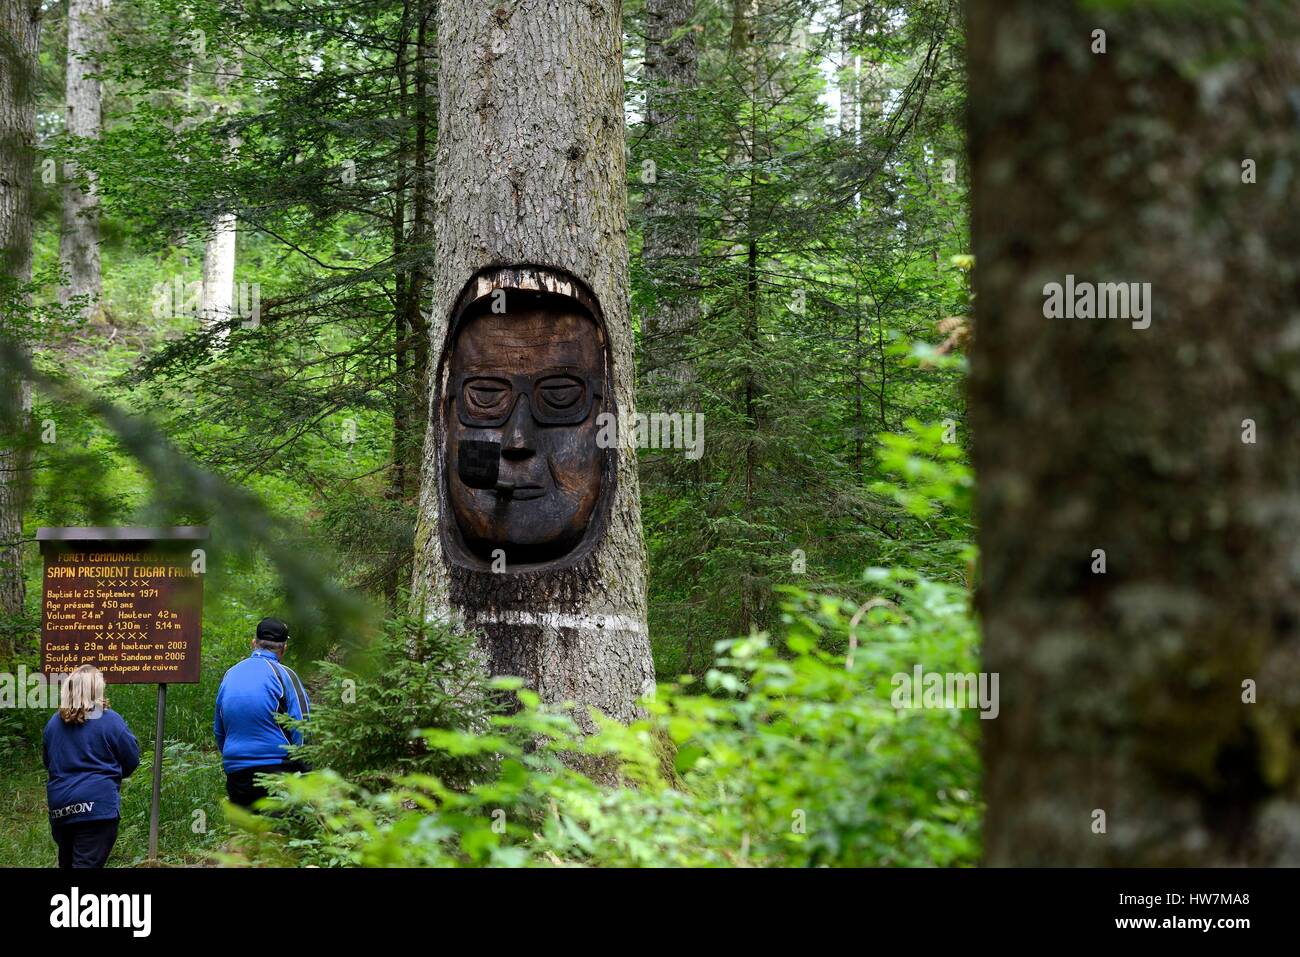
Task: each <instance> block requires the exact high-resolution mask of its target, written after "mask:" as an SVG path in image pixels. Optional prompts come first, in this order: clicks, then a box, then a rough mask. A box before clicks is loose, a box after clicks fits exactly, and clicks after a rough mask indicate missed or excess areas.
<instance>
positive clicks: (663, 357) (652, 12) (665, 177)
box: [641, 0, 700, 407]
mask: <svg viewBox="0 0 1300 957" xmlns="http://www.w3.org/2000/svg"><path fill="white" fill-rule="evenodd" d="M694 13H695V3H694V0H647V3H646V7H645V17H646V51H645V81H646V122H647V124H648V126H649V133H648V136H647V139H648V141H649V145H650V147H651V153H652V157H653V158H654V160H655V163H656V167H655V175H654V181H653V182H649V183H646V184H645V201H644V204H645V228H644V234H643V236H642V243H641V257H642V260H643V262H644V264H645V271H646V275H647V276H648V277H649V280H650V284H651V287H652V289H653V290H654V292H655V307H654V309H653V310H652V311H651V312H650V313H648V314H647V315H646V317H645V326H644V329H643V330H642V340H643V346H642V367H643V368H644V369H645V370H646V382H647V384H648V385H649V386H650V390H651V392H652V393H653V394H654V397H655V399H656V400H657V401H658V402H659V403H660V404H661V405H664V406H665V407H671V406H673V405H674V403H676V402H680V401H682V400H684V399H685V398H686V397H687V396H688V395H689V393H690V392H691V390H692V384H693V382H694V380H695V367H694V364H693V362H692V361H691V357H690V355H689V350H688V348H687V346H688V343H687V339H688V338H689V337H690V336H692V335H693V334H694V333H695V331H696V325H697V323H698V321H699V301H698V299H697V290H698V287H699V265H698V263H699V254H700V237H699V228H698V219H699V212H698V204H697V203H696V201H695V200H694V199H693V197H692V196H691V193H690V189H691V187H690V184H689V182H688V180H687V177H686V175H685V173H686V171H685V170H683V169H680V168H676V169H674V168H670V167H669V166H668V164H665V163H663V162H662V160H663V151H664V149H665V148H669V149H671V148H673V147H674V146H679V145H680V140H681V138H682V137H683V135H684V134H685V135H689V131H683V130H682V129H681V127H682V120H683V119H684V118H686V119H688V118H689V116H688V115H686V116H684V111H683V108H682V102H681V100H682V93H684V92H688V91H691V90H693V89H694V87H695V84H696V74H697V68H698V62H699V53H698V49H697V46H696V42H695V31H694V29H693V27H692V24H691V20H692V18H693V16H694ZM684 152H685V155H687V156H689V155H690V151H689V150H687V151H684Z"/></svg>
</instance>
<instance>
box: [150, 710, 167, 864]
mask: <svg viewBox="0 0 1300 957" xmlns="http://www.w3.org/2000/svg"><path fill="white" fill-rule="evenodd" d="M166 718H167V686H166V685H165V684H160V685H159V686H158V719H157V723H156V724H155V725H154V732H153V800H152V802H151V803H150V805H149V860H151V861H156V860H157V859H158V809H159V806H160V805H161V804H162V762H163V725H164V724H165V723H166Z"/></svg>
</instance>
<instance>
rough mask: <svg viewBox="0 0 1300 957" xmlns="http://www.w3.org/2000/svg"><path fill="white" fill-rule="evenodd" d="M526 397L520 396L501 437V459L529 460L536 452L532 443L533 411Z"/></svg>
mask: <svg viewBox="0 0 1300 957" xmlns="http://www.w3.org/2000/svg"><path fill="white" fill-rule="evenodd" d="M528 399H529V397H528V396H526V395H525V396H521V397H520V399H519V401H518V402H517V403H516V404H515V411H514V412H513V413H512V414H511V416H510V421H509V422H507V423H506V428H505V434H504V435H502V436H501V457H502V458H503V459H509V460H511V461H515V462H517V461H520V460H521V459H526V458H529V457H531V456H532V455H533V453H535V452H536V451H537V448H536V443H535V442H534V441H533V411H532V409H531V407H530V406H529V405H528Z"/></svg>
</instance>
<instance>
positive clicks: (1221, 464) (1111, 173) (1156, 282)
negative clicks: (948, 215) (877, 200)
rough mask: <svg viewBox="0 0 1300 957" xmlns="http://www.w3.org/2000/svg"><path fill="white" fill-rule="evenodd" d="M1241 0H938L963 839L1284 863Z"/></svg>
mask: <svg viewBox="0 0 1300 957" xmlns="http://www.w3.org/2000/svg"><path fill="white" fill-rule="evenodd" d="M1249 9H1250V14H1249V16H1240V17H1237V16H1233V17H1226V18H1225V17H1223V16H1221V15H1220V14H1219V13H1218V12H1214V13H1197V12H1196V8H1195V5H1191V4H1187V5H1183V4H1180V5H1176V6H1171V5H1159V6H1157V7H1156V8H1149V7H1139V6H1133V5H1129V6H1125V8H1124V12H1118V11H1117V12H1110V11H1108V10H1102V9H1099V8H1097V7H1095V5H1088V6H1087V7H1086V8H1084V6H1083V5H1082V4H1074V3H1043V2H1041V0H970V3H969V4H968V17H967V20H968V23H969V29H970V34H969V40H970V42H969V55H970V124H971V129H970V133H971V169H972V176H973V192H974V208H973V229H974V249H975V254H976V261H977V266H976V272H975V276H976V282H975V288H976V303H977V305H978V322H977V327H976V335H975V344H974V347H973V353H972V361H971V366H972V369H971V374H972V381H971V406H970V407H971V415H972V425H973V436H974V461H975V466H976V469H977V472H978V476H979V486H978V487H979V528H980V532H979V536H980V547H981V555H982V558H983V570H982V582H981V585H980V590H979V609H980V613H981V615H982V618H983V625H984V635H985V638H984V641H985V668H986V669H987V670H989V671H993V672H998V673H1000V674H1001V690H1002V702H1001V716H1000V717H999V718H998V719H997V720H996V721H989V722H987V723H985V726H984V732H985V744H986V777H987V784H986V787H987V795H986V796H987V801H988V817H987V823H986V827H985V835H986V838H985V840H986V856H987V860H988V862H989V863H991V864H995V865H1004V864H1019V865H1040V864H1065V865H1077V864H1108V865H1133V864H1150V865H1197V864H1199V865H1219V864H1289V865H1292V866H1294V865H1297V864H1300V746H1298V742H1300V733H1298V732H1300V494H1298V492H1300V441H1297V429H1296V410H1297V408H1300V313H1298V312H1297V305H1296V303H1297V291H1300V278H1297V269H1298V268H1300V267H1298V265H1297V264H1300V229H1297V228H1296V224H1295V216H1296V210H1297V209H1300V176H1298V175H1297V173H1296V171H1297V170H1300V137H1298V136H1297V127H1296V104H1295V90H1297V89H1300V7H1296V6H1295V5H1294V4H1253V5H1250V8H1249ZM1097 29H1104V30H1105V31H1106V43H1107V52H1105V53H1100V52H1098V53H1094V52H1090V50H1091V48H1092V46H1093V45H1094V43H1096V42H1097V41H1096V38H1095V37H1094V34H1093V31H1094V30H1097ZM1246 160H1253V161H1254V162H1255V163H1257V164H1258V182H1257V183H1254V182H1244V181H1243V162H1244V161H1246ZM1067 274H1072V275H1073V276H1074V277H1075V281H1076V282H1080V283H1081V282H1091V283H1102V282H1116V283H1118V282H1124V283H1130V282H1134V283H1150V284H1151V285H1150V287H1149V288H1150V295H1151V300H1152V301H1153V302H1154V308H1153V309H1152V311H1151V313H1150V316H1151V318H1150V326H1149V328H1135V325H1136V326H1138V327H1140V326H1142V325H1143V324H1144V320H1143V319H1142V318H1141V317H1140V316H1139V317H1138V318H1137V319H1135V320H1132V321H1130V320H1129V319H1124V318H1108V319H1098V318H1071V319H1065V318H1046V317H1045V289H1044V287H1045V285H1046V284H1049V283H1061V284H1064V283H1065V282H1066V276H1067ZM1248 420H1249V421H1248ZM1252 430H1253V431H1254V435H1253V436H1252V435H1251V432H1252ZM1103 551H1104V562H1105V565H1104V572H1103V571H1102V568H1103V566H1102V565H1101V561H1102V559H1103V556H1102V554H1101V553H1102V552H1103ZM1255 694H1257V696H1258V697H1257V703H1255V702H1256V698H1255V697H1254V695H1255ZM1098 812H1102V813H1104V819H1103V817H1102V816H1101V814H1099V813H1098ZM1103 827H1104V832H1103V831H1102V829H1103Z"/></svg>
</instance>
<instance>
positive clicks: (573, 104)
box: [413, 0, 654, 728]
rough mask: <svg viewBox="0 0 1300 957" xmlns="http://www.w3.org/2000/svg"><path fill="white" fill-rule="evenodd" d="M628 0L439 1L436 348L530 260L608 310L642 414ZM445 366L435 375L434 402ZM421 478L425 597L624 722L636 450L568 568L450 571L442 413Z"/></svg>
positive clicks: (562, 692)
mask: <svg viewBox="0 0 1300 957" xmlns="http://www.w3.org/2000/svg"><path fill="white" fill-rule="evenodd" d="M621 16H622V11H621V5H620V4H619V3H609V4H604V5H601V4H585V5H584V4H567V3H566V4H549V5H532V6H516V7H510V6H499V5H487V4H479V3H473V2H470V0H446V2H443V3H441V4H440V5H439V11H438V30H437V33H438V54H439V55H438V68H439V76H438V86H439V121H438V157H437V163H436V167H437V188H436V195H435V201H434V202H435V209H434V221H435V226H434V232H435V236H436V250H437V256H436V260H435V267H434V274H433V282H432V290H431V296H432V310H431V316H430V326H431V329H430V337H431V347H432V348H431V355H432V356H441V355H442V353H443V347H444V343H445V339H446V336H447V332H448V321H449V318H450V311H451V309H452V307H453V305H454V303H455V300H456V298H457V297H458V295H459V294H460V292H461V290H462V288H463V287H464V285H465V284H466V282H467V281H468V280H469V279H470V277H471V276H473V275H474V274H475V273H476V272H478V271H479V270H481V269H483V268H485V267H488V266H492V265H513V264H535V265H539V266H545V267H550V268H555V269H560V270H564V271H566V272H568V273H570V274H572V275H573V276H576V277H577V278H578V279H580V280H582V281H583V282H584V283H585V284H586V285H587V286H588V287H589V288H590V289H591V291H592V292H593V293H594V294H595V296H596V298H597V299H598V301H599V304H600V306H601V308H602V310H603V313H604V321H605V325H606V329H607V334H608V337H609V346H610V361H611V362H612V378H613V383H614V389H613V392H614V397H615V400H616V403H617V406H618V409H619V410H620V411H621V412H623V413H625V414H626V413H627V412H630V411H632V409H633V377H634V366H633V352H632V333H631V324H630V320H629V316H628V272H627V270H628V252H627V211H626V182H625V162H624V152H623V150H624V140H623V128H624V124H623V72H622V19H621ZM445 375H446V363H445V362H440V363H439V365H438V366H437V367H436V368H435V370H434V372H433V375H432V376H431V379H432V382H431V386H432V388H431V390H430V391H431V393H432V396H431V400H432V401H435V402H436V401H437V398H438V396H439V395H440V390H441V388H442V387H443V385H444V382H443V379H444V378H445ZM429 418H430V430H429V436H428V440H427V441H426V443H425V452H424V465H423V470H422V476H421V502H420V521H419V526H418V528H417V533H416V570H415V575H414V589H413V590H414V593H415V601H416V603H417V607H418V608H419V609H420V610H421V611H422V612H423V614H424V615H425V616H426V617H427V618H429V619H440V620H451V621H464V622H466V623H467V624H468V625H470V626H471V627H473V628H474V629H475V630H476V631H478V632H479V633H480V634H481V635H482V636H483V645H482V647H483V650H484V654H485V657H486V659H487V661H488V664H489V667H490V669H491V671H492V672H493V673H494V674H512V675H517V676H519V677H521V678H523V679H524V680H525V681H526V682H527V684H528V685H529V686H530V687H532V688H534V689H535V690H536V691H537V692H538V693H539V694H540V695H541V696H542V698H543V700H546V701H553V702H554V701H563V700H572V701H575V702H577V704H578V705H579V706H580V710H581V711H582V712H584V714H583V715H582V717H581V721H582V723H583V724H584V726H586V727H588V728H590V727H591V725H590V722H588V721H587V719H586V717H585V710H586V708H588V707H594V708H596V709H598V710H599V711H600V712H603V713H604V714H605V715H608V716H610V717H613V718H615V719H617V720H621V721H628V720H630V719H632V718H633V717H635V715H636V714H637V713H638V699H639V698H640V697H641V696H642V695H643V694H645V693H646V692H647V691H649V690H650V689H651V688H652V687H653V681H654V669H653V664H652V661H651V657H650V643H649V639H648V636H647V632H646V625H645V544H644V540H643V538H642V532H641V520H640V505H639V502H638V486H637V471H636V456H635V450H633V449H630V448H627V447H625V446H623V445H620V447H619V448H618V450H617V457H616V462H615V473H616V483H615V490H614V493H613V499H612V502H611V506H610V513H609V522H608V525H607V527H606V530H605V531H604V533H603V535H602V536H601V537H600V539H599V541H597V542H596V544H595V547H594V549H593V551H592V552H591V553H590V554H589V555H588V556H587V557H586V558H584V559H583V560H582V561H581V562H580V563H579V564H578V565H576V566H575V567H569V568H566V569H562V570H552V571H537V572H519V573H513V574H511V573H507V574H501V575H491V574H477V573H472V572H468V571H466V570H465V569H463V568H459V567H453V566H452V565H451V564H449V561H448V556H447V555H446V554H445V552H444V548H443V545H442V540H441V536H440V534H439V529H440V523H442V522H450V521H452V516H451V515H450V514H442V513H441V512H442V509H441V506H440V500H439V489H440V487H441V485H440V483H441V481H442V476H441V473H440V470H441V468H442V463H443V454H442V453H443V450H442V435H441V425H440V416H439V414H438V409H437V407H436V406H433V407H432V408H431V414H430V417H429Z"/></svg>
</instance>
